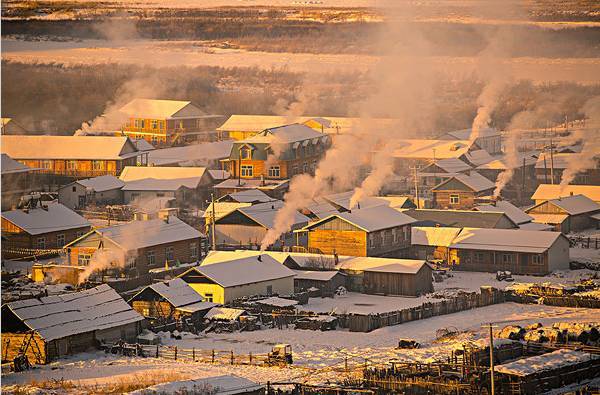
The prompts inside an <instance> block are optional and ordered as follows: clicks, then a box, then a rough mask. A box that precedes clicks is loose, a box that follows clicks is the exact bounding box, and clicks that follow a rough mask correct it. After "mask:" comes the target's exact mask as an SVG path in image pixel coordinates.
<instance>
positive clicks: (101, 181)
mask: <svg viewBox="0 0 600 395" xmlns="http://www.w3.org/2000/svg"><path fill="white" fill-rule="evenodd" d="M76 182H77V183H79V184H81V185H83V186H84V187H86V188H87V189H91V190H94V191H96V192H103V191H109V190H111V189H119V188H121V187H123V185H125V183H124V182H123V181H121V180H119V179H118V178H117V177H115V176H112V175H106V176H99V177H94V178H86V179H83V180H79V181H76Z"/></svg>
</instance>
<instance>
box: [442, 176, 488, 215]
mask: <svg viewBox="0 0 600 395" xmlns="http://www.w3.org/2000/svg"><path fill="white" fill-rule="evenodd" d="M495 187H496V185H495V184H494V183H493V182H491V181H490V180H488V179H487V178H485V177H484V176H482V175H481V174H479V173H477V172H475V171H471V172H470V173H469V174H457V175H455V176H453V177H451V178H449V179H448V180H446V181H443V182H441V183H440V184H438V185H437V186H435V187H433V188H432V189H431V193H432V194H433V205H434V207H435V208H440V209H470V208H472V207H473V206H474V205H475V198H477V197H481V196H486V195H491V194H492V192H493V191H494V189H495Z"/></svg>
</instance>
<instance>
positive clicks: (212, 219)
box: [210, 193, 217, 251]
mask: <svg viewBox="0 0 600 395" xmlns="http://www.w3.org/2000/svg"><path fill="white" fill-rule="evenodd" d="M210 200H211V202H212V210H211V212H210V227H211V230H210V236H211V239H212V249H213V251H216V250H217V241H216V235H215V194H214V193H211V194H210Z"/></svg>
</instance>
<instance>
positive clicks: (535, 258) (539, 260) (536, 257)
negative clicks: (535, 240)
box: [531, 254, 544, 265]
mask: <svg viewBox="0 0 600 395" xmlns="http://www.w3.org/2000/svg"><path fill="white" fill-rule="evenodd" d="M531 264H532V265H543V264H544V255H542V254H533V255H532V256H531Z"/></svg>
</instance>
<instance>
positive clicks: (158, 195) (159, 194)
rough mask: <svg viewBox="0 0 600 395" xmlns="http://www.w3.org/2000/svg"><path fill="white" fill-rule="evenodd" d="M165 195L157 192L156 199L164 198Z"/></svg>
mask: <svg viewBox="0 0 600 395" xmlns="http://www.w3.org/2000/svg"><path fill="white" fill-rule="evenodd" d="M164 196H165V194H164V193H163V192H156V197H164Z"/></svg>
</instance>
